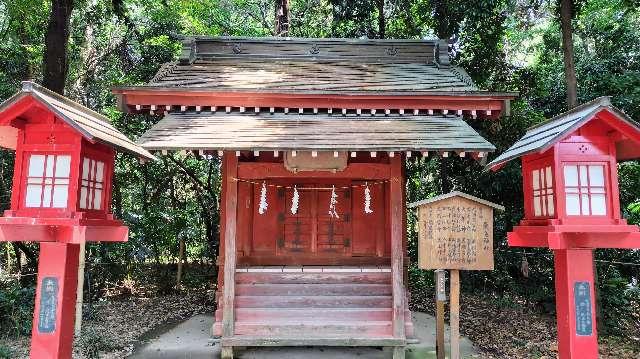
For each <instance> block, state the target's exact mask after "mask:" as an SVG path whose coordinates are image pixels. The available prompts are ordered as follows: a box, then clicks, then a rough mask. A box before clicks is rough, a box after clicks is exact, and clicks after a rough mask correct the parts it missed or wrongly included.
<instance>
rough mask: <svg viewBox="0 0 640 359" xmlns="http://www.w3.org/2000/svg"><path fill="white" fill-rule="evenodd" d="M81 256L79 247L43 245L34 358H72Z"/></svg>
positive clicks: (32, 342)
mask: <svg viewBox="0 0 640 359" xmlns="http://www.w3.org/2000/svg"><path fill="white" fill-rule="evenodd" d="M79 254H80V245H79V244H65V243H55V242H43V243H41V244H40V259H39V263H38V287H37V291H36V306H35V310H34V314H33V330H32V334H31V358H32V359H49V358H52V359H53V358H55V359H70V358H71V353H72V347H73V325H74V320H75V304H76V290H77V287H78V260H79Z"/></svg>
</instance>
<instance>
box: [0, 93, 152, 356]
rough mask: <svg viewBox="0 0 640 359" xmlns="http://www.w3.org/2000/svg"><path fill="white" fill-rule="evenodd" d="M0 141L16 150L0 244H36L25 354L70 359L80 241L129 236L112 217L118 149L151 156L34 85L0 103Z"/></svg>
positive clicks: (91, 116)
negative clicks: (32, 301)
mask: <svg viewBox="0 0 640 359" xmlns="http://www.w3.org/2000/svg"><path fill="white" fill-rule="evenodd" d="M0 146H1V147H3V148H8V149H11V150H15V165H14V173H13V186H12V190H11V208H10V209H9V210H7V211H5V212H4V216H3V217H0V242H1V241H27V242H39V243H40V257H39V261H38V280H37V290H36V299H35V302H36V304H35V310H34V319H33V330H32V335H31V353H30V356H31V358H33V359H41V358H62V359H67V358H69V359H70V358H71V353H72V344H73V327H74V319H75V315H74V313H75V305H76V289H77V284H78V277H77V276H78V262H79V253H80V244H81V243H85V242H124V241H126V240H127V236H128V228H127V227H126V226H124V224H123V223H122V222H121V221H119V220H117V219H115V218H113V215H112V214H111V179H112V177H113V167H114V160H115V154H116V150H120V151H124V152H128V153H130V154H133V155H134V156H136V157H139V158H143V159H152V158H154V157H153V156H152V155H151V154H150V153H149V152H147V151H146V150H144V149H143V148H141V147H139V146H138V145H136V144H135V143H133V142H132V141H131V140H129V139H128V138H127V137H126V136H125V135H124V134H122V133H120V132H119V131H118V130H116V129H115V128H114V127H113V126H111V124H110V123H109V120H108V119H107V118H106V117H104V116H102V115H100V114H98V113H96V112H93V111H91V110H89V109H88V108H86V107H84V106H81V105H79V104H77V103H75V102H73V101H71V100H69V99H67V98H65V97H63V96H60V95H58V94H56V93H54V92H51V91H49V90H47V89H45V88H42V87H40V86H38V85H36V84H34V83H32V82H23V84H22V91H20V92H18V93H17V94H15V95H14V96H13V97H11V98H9V99H8V100H6V101H5V102H3V103H2V104H1V105H0Z"/></svg>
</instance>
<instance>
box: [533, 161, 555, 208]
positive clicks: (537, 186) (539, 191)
mask: <svg viewBox="0 0 640 359" xmlns="http://www.w3.org/2000/svg"><path fill="white" fill-rule="evenodd" d="M531 174H532V186H533V215H534V216H536V217H552V216H554V215H555V206H554V203H553V174H552V172H551V166H547V167H543V168H538V169H535V170H533V171H532V172H531Z"/></svg>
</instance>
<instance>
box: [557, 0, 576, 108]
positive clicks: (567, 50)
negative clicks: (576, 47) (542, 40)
mask: <svg viewBox="0 0 640 359" xmlns="http://www.w3.org/2000/svg"><path fill="white" fill-rule="evenodd" d="M572 8H573V1H572V0H560V24H561V26H562V51H563V53H564V78H565V82H566V83H567V106H568V107H569V109H572V108H574V107H576V106H577V104H578V95H577V93H578V83H577V81H576V66H575V62H574V59H573V30H572V27H571V19H572V18H573V16H572Z"/></svg>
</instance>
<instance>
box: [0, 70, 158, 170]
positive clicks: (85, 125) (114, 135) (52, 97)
mask: <svg viewBox="0 0 640 359" xmlns="http://www.w3.org/2000/svg"><path fill="white" fill-rule="evenodd" d="M28 97H31V98H33V99H34V100H36V101H37V102H38V103H40V104H41V105H42V106H44V107H45V108H46V109H47V110H49V111H51V112H52V113H53V114H55V115H56V116H57V117H58V118H60V119H61V120H62V121H64V122H65V123H66V124H67V125H69V126H71V127H72V128H73V129H75V130H76V131H78V132H80V133H81V134H82V135H83V136H84V137H85V138H86V139H87V140H89V141H98V142H102V143H105V144H107V145H110V146H113V147H115V148H117V149H120V150H122V151H124V152H129V153H131V154H133V155H135V156H138V157H142V158H147V159H154V158H155V157H154V156H153V155H152V154H151V153H149V152H148V151H147V150H145V149H144V148H142V147H140V146H138V145H137V144H136V143H135V142H133V141H131V140H130V139H129V138H127V136H125V135H124V134H123V133H122V132H120V131H118V130H117V129H116V128H115V127H113V126H112V125H111V123H109V119H108V118H107V117H105V116H103V115H101V114H99V113H97V112H95V111H92V110H90V109H89V108H87V107H85V106H82V105H80V104H78V103H76V102H73V101H71V100H70V99H68V98H66V97H64V96H62V95H59V94H57V93H55V92H53V91H49V90H48V89H46V88H44V87H41V86H39V85H37V84H35V83H33V82H30V81H24V82H23V83H22V91H20V92H18V93H17V94H15V95H13V96H12V97H10V98H9V99H7V100H6V101H5V102H3V103H2V104H0V115H1V114H2V113H3V112H5V111H6V110H8V109H9V108H10V107H11V106H13V105H14V104H16V103H18V102H19V101H21V100H23V99H25V98H28ZM1 127H7V126H1ZM9 143H10V142H8V141H4V140H3V141H2V144H4V145H5V146H6V147H9V148H11V149H15V145H14V147H11V146H10V145H8V146H7V144H9ZM13 143H14V144H15V141H13Z"/></svg>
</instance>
